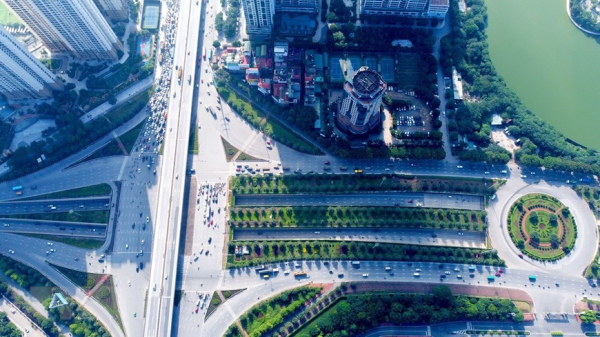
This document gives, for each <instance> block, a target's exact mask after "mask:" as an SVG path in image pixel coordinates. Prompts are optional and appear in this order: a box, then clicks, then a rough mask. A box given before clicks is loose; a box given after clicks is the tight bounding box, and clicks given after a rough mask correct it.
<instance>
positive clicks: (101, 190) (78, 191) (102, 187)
mask: <svg viewBox="0 0 600 337" xmlns="http://www.w3.org/2000/svg"><path fill="white" fill-rule="evenodd" d="M111 192H112V189H111V188H110V185H109V184H98V185H91V186H85V187H80V188H75V189H72V190H65V191H60V192H54V193H48V194H43V195H38V196H35V197H30V198H23V199H20V200H46V199H62V198H85V197H97V196H109V195H110V194H111Z"/></svg>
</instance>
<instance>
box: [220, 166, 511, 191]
mask: <svg viewBox="0 0 600 337" xmlns="http://www.w3.org/2000/svg"><path fill="white" fill-rule="evenodd" d="M284 169H285V164H284ZM290 169H296V168H290ZM349 169H352V168H349ZM503 182H504V181H503V180H491V179H468V178H453V177H426V176H413V175H400V174H365V175H354V174H309V175H283V176H248V177H247V176H239V177H233V178H231V184H230V186H231V189H232V190H233V193H234V194H289V193H345V192H346V193H349V192H373V191H406V192H425V191H433V192H436V191H437V192H454V193H458V192H460V193H474V194H486V195H493V194H494V193H496V189H498V188H499V187H500V186H501V185H502V184H503Z"/></svg>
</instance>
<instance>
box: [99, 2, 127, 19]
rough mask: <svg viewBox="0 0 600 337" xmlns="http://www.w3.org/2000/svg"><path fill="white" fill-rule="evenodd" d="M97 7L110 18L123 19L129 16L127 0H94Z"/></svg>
mask: <svg viewBox="0 0 600 337" xmlns="http://www.w3.org/2000/svg"><path fill="white" fill-rule="evenodd" d="M94 1H95V2H96V4H97V5H98V7H99V8H100V9H101V10H102V11H103V12H104V13H105V14H106V15H107V16H108V17H109V18H110V19H112V20H117V21H124V20H127V19H128V18H129V10H128V6H127V0H94Z"/></svg>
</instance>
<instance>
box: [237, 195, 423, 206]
mask: <svg viewBox="0 0 600 337" xmlns="http://www.w3.org/2000/svg"><path fill="white" fill-rule="evenodd" d="M423 198H424V197H423V193H398V192H391V193H364V194H326V195H315V194H273V195H266V194H265V195H237V196H236V197H235V204H236V206H254V207H257V206H394V205H395V204H400V205H402V206H416V205H417V204H422V203H423Z"/></svg>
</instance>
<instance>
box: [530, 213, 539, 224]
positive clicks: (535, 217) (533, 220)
mask: <svg viewBox="0 0 600 337" xmlns="http://www.w3.org/2000/svg"><path fill="white" fill-rule="evenodd" d="M529 221H531V223H532V224H534V225H535V224H537V223H538V221H539V218H538V214H537V212H531V214H529Z"/></svg>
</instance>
